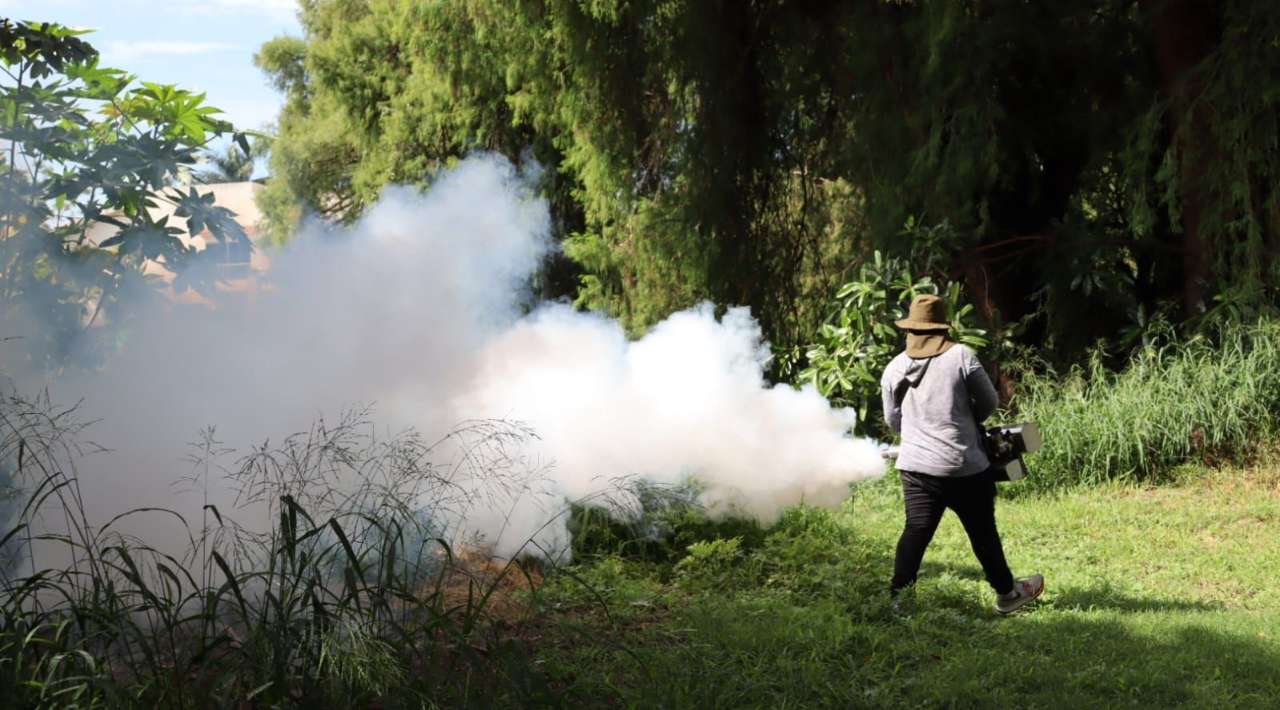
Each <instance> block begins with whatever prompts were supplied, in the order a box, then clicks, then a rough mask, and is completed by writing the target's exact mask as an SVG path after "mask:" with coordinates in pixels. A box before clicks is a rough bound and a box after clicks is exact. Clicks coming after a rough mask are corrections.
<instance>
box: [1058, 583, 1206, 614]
mask: <svg viewBox="0 0 1280 710" xmlns="http://www.w3.org/2000/svg"><path fill="white" fill-rule="evenodd" d="M1050 601H1051V603H1052V604H1053V608H1054V609H1058V610H1060V611H1061V610H1068V611H1093V610H1105V611H1122V612H1133V613H1143V612H1162V611H1220V610H1222V609H1224V608H1225V607H1224V606H1223V605H1222V604H1221V603H1218V602H1206V601H1199V600H1194V599H1159V598H1151V597H1135V596H1131V595H1128V594H1125V593H1123V592H1121V591H1119V590H1117V589H1116V588H1115V586H1114V585H1111V584H1109V583H1106V582H1103V583H1100V584H1096V585H1093V586H1089V587H1068V588H1067V589H1064V590H1062V591H1060V592H1053V593H1052V595H1051V599H1050Z"/></svg>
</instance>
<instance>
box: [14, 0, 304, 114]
mask: <svg viewBox="0 0 1280 710" xmlns="http://www.w3.org/2000/svg"><path fill="white" fill-rule="evenodd" d="M295 11H296V2H295V0H0V16H3V17H12V18H15V19H19V20H35V21H52V22H59V23H62V24H64V25H70V26H73V27H87V28H93V29H94V30H95V32H93V33H92V34H90V35H88V36H86V37H85V39H87V40H88V41H89V42H90V43H92V44H93V45H94V46H95V47H97V48H98V50H99V51H100V52H102V63H103V65H105V66H112V67H117V68H120V69H124V70H126V71H128V72H129V73H131V74H136V75H137V76H138V78H139V79H143V80H146V81H156V82H160V83H165V84H178V85H179V86H181V87H183V88H186V89H192V90H196V91H203V92H206V93H207V94H208V103H209V104H211V105H213V106H217V107H218V108H220V109H222V110H223V112H224V118H227V119H229V120H230V121H232V122H233V123H235V124H236V126H237V127H238V128H245V129H258V128H262V127H263V126H265V125H266V124H268V123H270V122H272V121H274V120H275V117H276V114H277V112H278V111H279V109H280V104H281V102H282V99H281V97H280V96H279V95H278V94H277V93H276V92H275V90H274V89H272V88H271V87H270V86H269V85H268V84H267V81H266V78H265V77H263V75H262V73H261V72H260V71H258V69H257V67H255V66H253V54H254V52H256V51H257V49H258V47H259V46H260V45H261V44H262V43H263V42H265V41H267V40H269V39H271V38H272V37H275V36H277V35H281V34H290V35H294V36H301V34H302V28H301V27H300V26H299V24H298V20H297V17H296V14H295Z"/></svg>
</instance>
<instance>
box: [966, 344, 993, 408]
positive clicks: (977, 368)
mask: <svg viewBox="0 0 1280 710" xmlns="http://www.w3.org/2000/svg"><path fill="white" fill-rule="evenodd" d="M964 381H965V384H966V385H967V386H968V388H969V398H970V400H971V401H972V402H973V417H974V419H977V420H978V422H979V423H982V421H983V420H985V419H986V418H987V417H989V416H991V415H992V414H994V413H995V411H996V407H999V406H1000V397H999V396H998V395H996V388H995V387H994V386H993V385H992V384H991V378H990V377H987V371H986V370H984V369H982V363H981V362H978V357H977V356H976V355H974V354H973V353H972V352H969V351H966V352H965V357H964Z"/></svg>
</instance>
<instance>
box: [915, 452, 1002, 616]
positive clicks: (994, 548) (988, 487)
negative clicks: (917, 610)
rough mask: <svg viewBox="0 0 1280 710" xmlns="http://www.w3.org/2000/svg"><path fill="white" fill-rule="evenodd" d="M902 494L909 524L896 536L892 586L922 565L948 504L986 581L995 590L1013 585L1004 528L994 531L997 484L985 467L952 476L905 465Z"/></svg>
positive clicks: (999, 591)
mask: <svg viewBox="0 0 1280 710" xmlns="http://www.w3.org/2000/svg"><path fill="white" fill-rule="evenodd" d="M902 495H903V498H905V500H906V507H907V524H906V527H905V528H903V530H902V537H901V538H899V540H898V553H897V556H896V557H895V558H894V562H893V582H892V583H891V586H890V590H891V591H892V592H895V593H896V592H897V591H898V590H900V589H902V588H904V587H907V586H910V585H912V584H914V583H915V581H916V574H917V573H918V572H919V571H920V561H921V560H923V559H924V550H925V548H926V547H928V546H929V541H930V540H932V539H933V533H934V531H935V530H937V529H938V523H939V522H941V520H942V514H943V512H945V511H946V509H947V508H950V509H952V510H954V511H955V513H956V515H957V516H959V517H960V523H961V524H962V525H964V531H965V532H966V533H968V534H969V544H970V545H972V546H973V554H975V555H977V557H978V562H980V563H982V571H983V573H984V574H986V576H987V582H988V583H989V584H990V585H991V588H992V589H994V590H996V593H997V594H1005V593H1008V592H1010V591H1012V590H1013V574H1012V573H1010V572H1009V563H1008V562H1006V561H1005V559H1004V548H1003V547H1002V546H1001V545H1000V533H999V532H997V531H996V484H995V480H994V479H993V478H992V477H991V475H990V474H987V473H979V474H977V475H974V476H963V477H960V478H952V477H947V476H928V475H925V474H922V473H911V472H910V471H902Z"/></svg>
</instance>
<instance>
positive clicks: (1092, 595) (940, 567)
mask: <svg viewBox="0 0 1280 710" xmlns="http://www.w3.org/2000/svg"><path fill="white" fill-rule="evenodd" d="M920 574H921V578H922V579H927V578H929V577H937V576H942V575H949V576H952V577H956V578H959V579H964V580H968V581H972V582H978V583H980V584H981V585H982V586H983V587H984V588H985V587H986V578H985V577H983V575H982V569H981V568H979V567H978V565H977V563H976V562H975V563H974V564H972V565H962V564H954V563H949V562H928V561H926V562H925V564H924V565H922V566H921V568H920ZM1045 584H1046V591H1045V593H1046V595H1047V596H1046V598H1045V599H1046V601H1048V602H1049V603H1050V604H1051V605H1052V606H1053V608H1055V609H1058V610H1062V611H1121V612H1132V613H1142V612H1156V611H1220V610H1222V609H1224V608H1226V607H1225V606H1224V605H1222V604H1221V603H1219V602H1207V601H1200V600H1193V599H1169V598H1158V597H1139V596H1133V595H1132V594H1128V593H1125V592H1123V591H1121V590H1120V589H1119V588H1118V587H1116V586H1115V585H1114V584H1111V583H1110V582H1107V581H1101V582H1098V583H1096V584H1092V585H1090V586H1087V587H1079V586H1074V587H1057V586H1055V585H1054V580H1053V579H1052V578H1049V579H1047V580H1046V581H1045Z"/></svg>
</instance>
